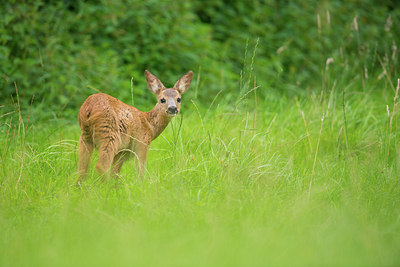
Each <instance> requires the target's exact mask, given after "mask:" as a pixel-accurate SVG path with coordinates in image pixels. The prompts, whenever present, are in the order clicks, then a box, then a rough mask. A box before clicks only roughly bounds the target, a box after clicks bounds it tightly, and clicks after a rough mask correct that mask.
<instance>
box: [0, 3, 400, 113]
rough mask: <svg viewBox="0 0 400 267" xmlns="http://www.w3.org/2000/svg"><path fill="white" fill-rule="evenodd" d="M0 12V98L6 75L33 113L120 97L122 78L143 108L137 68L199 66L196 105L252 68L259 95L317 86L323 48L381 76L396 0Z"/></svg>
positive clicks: (230, 93)
mask: <svg viewBox="0 0 400 267" xmlns="http://www.w3.org/2000/svg"><path fill="white" fill-rule="evenodd" d="M0 10H1V14H3V15H2V16H1V17H0V75H1V78H0V88H1V92H0V99H1V102H2V103H7V102H9V100H10V95H11V94H13V93H14V92H15V88H14V87H15V84H14V83H16V85H17V86H18V88H19V92H20V97H21V101H22V103H23V104H25V105H28V104H29V103H30V101H31V99H32V97H33V96H34V97H35V100H34V103H35V105H34V106H35V107H36V108H38V109H39V110H41V111H42V115H43V116H48V115H49V114H52V113H54V114H55V115H56V116H69V115H68V114H70V113H75V112H76V109H77V107H78V106H79V105H80V104H81V102H82V100H83V99H84V98H85V97H86V96H87V95H88V94H91V93H95V92H96V91H102V92H106V93H110V94H112V95H114V96H116V97H119V98H121V99H122V100H124V101H127V102H129V103H130V101H131V100H130V99H131V89H130V88H131V86H130V83H131V77H133V88H134V99H135V104H136V105H139V106H142V107H144V109H146V108H148V107H149V103H151V102H152V101H149V100H150V99H152V97H151V95H150V94H149V93H148V92H146V91H145V90H146V89H145V87H146V86H145V81H144V78H143V71H144V70H145V69H149V70H151V71H152V72H154V73H155V74H156V75H158V76H159V77H160V78H161V80H163V81H165V84H166V85H168V86H171V85H172V84H173V82H174V81H175V80H176V79H177V78H178V77H179V75H181V74H183V73H184V72H185V71H187V70H189V69H192V70H194V71H195V73H196V74H199V73H201V79H200V84H198V85H196V84H195V86H198V88H199V90H198V97H199V99H200V101H202V102H203V103H205V104H207V103H208V102H209V101H210V99H212V98H213V97H214V96H215V94H216V93H217V92H218V91H219V90H221V89H223V90H224V93H223V95H224V98H225V99H227V101H229V100H230V99H237V96H238V94H240V93H243V92H244V91H246V90H249V88H248V87H249V86H253V77H254V76H256V77H257V83H258V84H260V85H262V88H261V89H260V90H259V95H260V96H262V95H263V94H264V95H265V94H266V93H267V89H268V90H271V89H272V90H273V89H276V90H278V91H281V92H285V93H289V94H290V93H296V94H297V93H300V92H304V91H305V89H306V88H309V87H312V88H316V89H317V90H320V88H319V87H318V86H315V85H320V84H321V80H322V77H323V75H324V74H323V72H324V69H325V63H326V60H327V58H330V57H331V58H332V59H333V60H334V64H332V71H333V72H336V73H340V74H343V75H344V76H345V77H353V76H355V75H362V76H363V77H366V78H367V77H368V76H374V75H379V74H380V73H382V67H384V66H386V64H388V63H390V65H391V66H394V67H392V68H390V69H387V70H386V74H387V75H388V76H389V77H392V76H393V75H396V74H398V71H397V70H396V69H398V68H396V67H397V66H398V63H397V62H398V52H397V50H396V49H397V46H398V43H397V40H398V39H396V36H399V34H400V28H399V27H395V25H398V24H399V18H400V9H399V8H397V7H396V6H395V2H394V1H384V2H382V1H377V0H371V1H339V0H336V1H307V2H301V1H298V2H293V1H278V0H253V1H240V0H237V1H226V0H225V1H224V0H218V1H201V0H196V1H157V0H148V1H138V0H130V1H124V0H115V1H105V0H103V1H102V0H93V1H84V2H83V1H77V0H64V1H46V0H37V1H18V0H11V1H6V2H5V3H3V4H2V5H0ZM195 78H196V77H195ZM250 81H251V82H250ZM189 94H191V95H192V96H195V95H196V96H197V92H196V91H195V90H191V91H190V93H189ZM48 105H52V107H51V109H49V108H48ZM50 110H51V112H50ZM52 116H53V115H52Z"/></svg>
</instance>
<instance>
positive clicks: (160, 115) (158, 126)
mask: <svg viewBox="0 0 400 267" xmlns="http://www.w3.org/2000/svg"><path fill="white" fill-rule="evenodd" d="M147 115H148V121H149V123H150V125H151V126H152V128H153V136H152V140H154V139H156V138H157V137H158V136H159V135H160V134H161V133H162V132H163V131H164V129H165V128H166V127H167V125H168V123H169V122H170V121H171V117H170V116H168V115H167V114H166V112H165V111H162V110H161V107H160V106H159V104H156V105H155V106H154V108H153V109H152V110H150V111H149V112H147Z"/></svg>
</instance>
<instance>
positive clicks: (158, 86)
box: [144, 70, 165, 95]
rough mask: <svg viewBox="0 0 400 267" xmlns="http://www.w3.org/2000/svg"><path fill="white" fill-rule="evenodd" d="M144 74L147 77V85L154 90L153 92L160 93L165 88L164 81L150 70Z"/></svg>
mask: <svg viewBox="0 0 400 267" xmlns="http://www.w3.org/2000/svg"><path fill="white" fill-rule="evenodd" d="M144 76H145V77H146V81H147V86H148V87H149V89H150V91H152V92H153V94H156V95H158V94H159V93H160V92H161V90H162V89H164V88H165V86H164V85H163V84H162V82H161V81H160V80H159V79H158V78H157V77H156V76H155V75H154V74H152V73H151V72H150V71H148V70H145V71H144Z"/></svg>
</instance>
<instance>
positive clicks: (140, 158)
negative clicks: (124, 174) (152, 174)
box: [135, 141, 150, 177]
mask: <svg viewBox="0 0 400 267" xmlns="http://www.w3.org/2000/svg"><path fill="white" fill-rule="evenodd" d="M149 146H150V143H148V144H147V143H145V142H140V141H137V142H136V145H135V153H136V157H137V160H136V164H137V167H138V169H139V176H140V177H143V176H144V174H145V172H146V159H147V151H148V150H149Z"/></svg>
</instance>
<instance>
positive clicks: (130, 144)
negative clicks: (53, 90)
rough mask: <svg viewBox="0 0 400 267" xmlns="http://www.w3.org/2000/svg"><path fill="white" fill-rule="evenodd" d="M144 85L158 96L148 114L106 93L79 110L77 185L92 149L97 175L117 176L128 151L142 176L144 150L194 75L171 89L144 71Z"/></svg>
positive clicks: (175, 111) (175, 109) (175, 110)
mask: <svg viewBox="0 0 400 267" xmlns="http://www.w3.org/2000/svg"><path fill="white" fill-rule="evenodd" d="M145 77H146V81H147V86H148V87H149V89H150V91H152V92H153V93H154V94H155V95H156V96H157V104H156V105H155V106H154V108H153V109H152V110H151V111H149V112H142V111H140V110H138V109H137V108H135V107H133V106H130V105H127V104H125V103H123V102H121V101H119V100H118V99H116V98H114V97H112V96H109V95H107V94H102V93H99V94H94V95H91V96H89V97H88V98H87V99H86V101H85V102H84V103H83V104H82V106H81V108H80V110H79V116H78V119H79V125H80V128H81V137H80V139H79V162H78V174H79V179H78V183H79V184H80V183H81V182H82V181H83V180H84V179H85V177H86V175H87V170H88V165H89V161H90V156H91V154H92V151H93V148H95V147H97V148H98V149H99V159H98V161H97V164H96V168H97V171H98V172H99V174H100V175H106V177H107V179H108V178H109V176H110V175H113V176H114V175H116V174H117V173H118V172H119V171H120V170H121V167H122V164H123V163H124V161H125V160H126V159H127V158H128V157H129V154H130V153H129V152H128V151H130V150H131V149H132V150H133V151H134V153H135V154H136V157H137V160H136V162H137V166H138V169H139V175H140V176H141V177H143V175H144V173H145V164H146V158H147V150H148V149H149V146H150V143H151V141H152V140H154V139H156V138H157V137H158V136H159V135H160V134H161V133H162V131H164V129H165V127H167V125H168V123H169V122H170V120H171V119H172V117H174V116H176V115H177V114H178V112H179V109H180V106H181V95H182V94H183V93H184V92H186V90H187V89H188V88H189V86H190V83H191V81H192V77H193V72H192V71H189V72H188V73H186V74H185V75H183V76H182V77H181V78H180V79H179V80H178V81H177V82H176V83H175V85H174V87H173V88H165V86H164V85H163V84H162V83H161V81H160V80H159V79H158V78H157V77H156V76H154V75H153V74H151V73H150V72H149V71H147V70H146V71H145Z"/></svg>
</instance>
